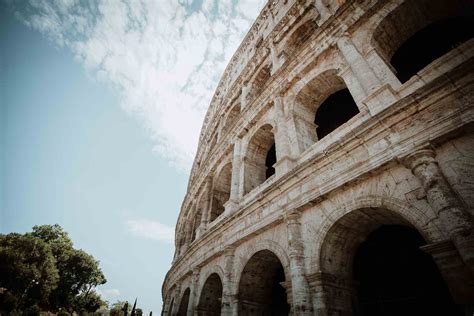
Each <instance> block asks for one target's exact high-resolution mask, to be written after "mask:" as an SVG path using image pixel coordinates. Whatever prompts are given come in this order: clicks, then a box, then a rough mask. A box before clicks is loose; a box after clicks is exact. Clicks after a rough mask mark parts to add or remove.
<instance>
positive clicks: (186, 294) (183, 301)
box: [176, 288, 191, 316]
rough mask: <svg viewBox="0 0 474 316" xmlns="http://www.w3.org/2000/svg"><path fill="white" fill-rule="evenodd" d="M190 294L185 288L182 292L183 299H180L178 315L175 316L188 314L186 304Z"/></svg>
mask: <svg viewBox="0 0 474 316" xmlns="http://www.w3.org/2000/svg"><path fill="white" fill-rule="evenodd" d="M190 293H191V290H190V289H189V288H187V289H186V290H185V291H184V294H183V297H182V298H181V301H180V303H179V309H178V313H177V314H176V315H177V316H186V314H187V312H188V304H189V295H190Z"/></svg>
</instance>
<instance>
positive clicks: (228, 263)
mask: <svg viewBox="0 0 474 316" xmlns="http://www.w3.org/2000/svg"><path fill="white" fill-rule="evenodd" d="M234 251H235V248H234V247H227V248H226V249H225V253H224V258H225V259H224V262H225V266H224V280H223V289H222V310H221V315H225V316H232V315H237V313H238V301H237V293H234V291H235V290H234V289H235V280H234V277H235V276H234Z"/></svg>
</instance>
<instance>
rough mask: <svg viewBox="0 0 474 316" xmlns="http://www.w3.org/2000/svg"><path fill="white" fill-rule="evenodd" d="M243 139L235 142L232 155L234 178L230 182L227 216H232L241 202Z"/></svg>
mask: <svg viewBox="0 0 474 316" xmlns="http://www.w3.org/2000/svg"><path fill="white" fill-rule="evenodd" d="M241 148H242V139H240V138H237V139H235V141H234V151H233V153H232V176H231V182H230V197H229V201H228V202H227V204H226V209H225V212H226V216H228V215H231V214H232V213H233V212H234V211H235V209H236V208H237V205H238V204H239V200H240V196H241V193H240V169H241V168H242V151H241Z"/></svg>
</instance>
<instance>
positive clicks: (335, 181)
mask: <svg viewBox="0 0 474 316" xmlns="http://www.w3.org/2000/svg"><path fill="white" fill-rule="evenodd" d="M473 34H474V2H473V1H472V0H383V1H382V0H379V1H377V0H352V1H349V0H273V1H269V2H268V3H266V5H265V6H264V8H263V10H262V11H261V13H260V14H259V16H258V18H257V19H256V21H255V22H254V24H253V25H252V27H251V29H250V30H249V32H248V34H247V35H246V36H245V38H244V40H243V42H242V43H241V45H240V46H239V48H238V50H237V51H236V52H235V54H234V56H233V57H232V59H231V61H230V63H229V64H228V66H227V68H226V69H225V72H224V74H223V76H222V78H221V80H220V82H219V85H218V87H217V90H216V92H215V94H214V96H213V99H212V101H211V104H210V106H209V109H208V112H207V114H206V117H205V120H204V123H203V127H202V130H201V135H200V141H199V147H198V152H197V154H196V158H195V161H194V164H193V167H192V171H191V175H190V179H189V184H188V189H187V193H186V196H185V198H184V201H183V204H182V208H181V212H180V215H179V218H178V221H177V225H176V252H175V257H174V259H173V263H172V266H171V268H170V270H169V272H168V274H167V275H166V278H165V281H164V284H163V288H162V293H163V302H164V303H163V314H164V315H430V316H433V315H450V316H451V315H472V314H473V313H474V303H473V302H474V277H473V276H474V229H473V225H474V220H473V218H474V124H473V120H474V67H473V66H474V58H473V57H474V39H473Z"/></svg>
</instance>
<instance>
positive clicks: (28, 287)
mask: <svg viewBox="0 0 474 316" xmlns="http://www.w3.org/2000/svg"><path fill="white" fill-rule="evenodd" d="M58 281H59V274H58V269H57V267H56V260H55V258H54V256H53V254H52V251H51V248H50V246H49V245H48V244H47V243H46V242H44V241H42V240H41V239H38V238H34V237H33V236H31V235H28V234H25V235H20V234H16V233H11V234H8V235H0V287H2V288H5V289H6V290H4V291H3V294H2V295H0V309H3V310H5V311H12V310H15V309H18V310H25V309H26V308H28V307H33V306H35V305H40V306H47V305H48V299H49V295H50V293H51V292H52V291H53V290H54V289H55V287H56V286H57V283H58Z"/></svg>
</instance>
